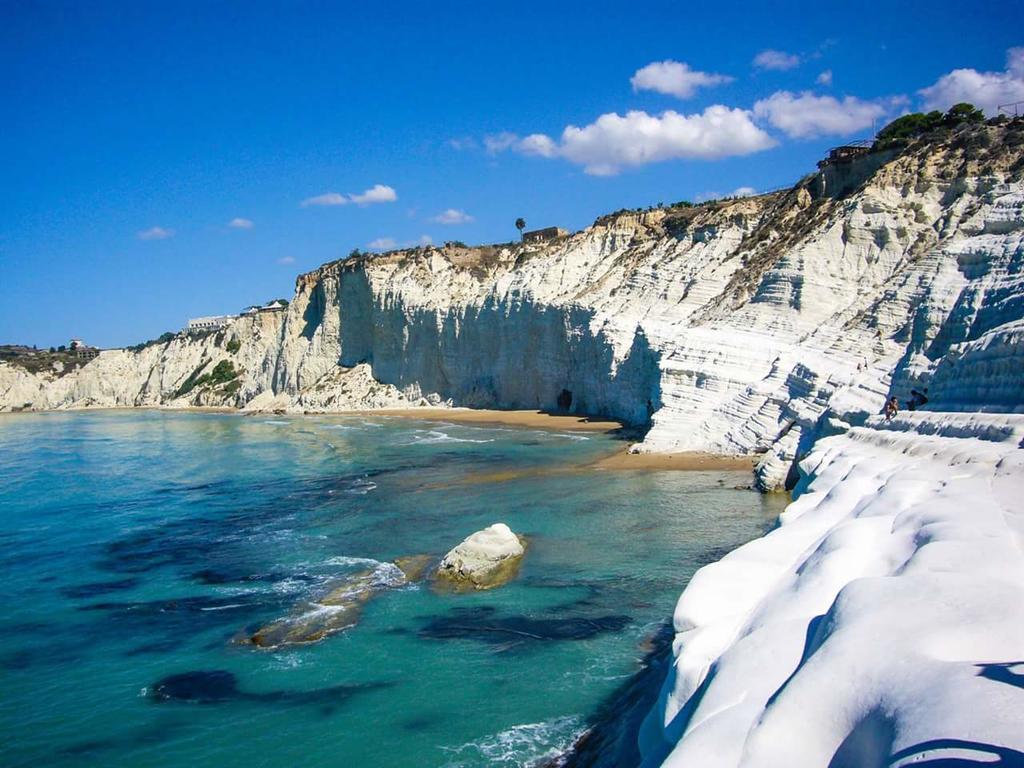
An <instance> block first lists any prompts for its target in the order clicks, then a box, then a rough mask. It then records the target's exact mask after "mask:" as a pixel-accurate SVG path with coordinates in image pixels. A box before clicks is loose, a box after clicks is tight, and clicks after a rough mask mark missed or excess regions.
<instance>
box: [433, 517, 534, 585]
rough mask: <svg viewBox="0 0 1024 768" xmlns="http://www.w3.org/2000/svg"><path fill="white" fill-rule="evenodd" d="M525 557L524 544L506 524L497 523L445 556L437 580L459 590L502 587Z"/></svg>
mask: <svg viewBox="0 0 1024 768" xmlns="http://www.w3.org/2000/svg"><path fill="white" fill-rule="evenodd" d="M525 553H526V548H525V547H524V546H523V542H522V540H521V539H520V538H519V537H518V536H516V534H514V533H513V532H512V530H511V529H510V528H509V527H508V526H507V525H505V524H504V523H495V524H494V525H491V526H489V527H487V528H484V529H483V530H482V531H477V532H476V533H474V534H472V535H471V536H467V537H466V538H465V539H464V540H463V541H462V543H461V544H459V545H458V546H457V547H455V549H453V550H451V551H450V552H449V553H448V554H447V555H445V556H444V558H443V559H442V560H441V564H440V565H439V566H438V568H437V574H436V576H437V579H438V581H439V582H440V583H442V584H445V585H448V586H451V587H453V588H455V589H457V590H471V589H492V588H494V587H500V586H501V585H502V584H505V583H506V582H508V581H509V580H510V579H512V578H513V577H514V576H515V575H516V573H518V571H519V564H520V563H521V561H522V559H523V555H524V554H525Z"/></svg>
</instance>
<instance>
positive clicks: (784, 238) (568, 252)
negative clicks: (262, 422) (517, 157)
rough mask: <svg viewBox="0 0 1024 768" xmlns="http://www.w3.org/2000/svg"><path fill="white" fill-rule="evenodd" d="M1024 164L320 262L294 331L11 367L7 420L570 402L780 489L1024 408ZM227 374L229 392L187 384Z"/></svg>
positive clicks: (931, 170)
mask: <svg viewBox="0 0 1024 768" xmlns="http://www.w3.org/2000/svg"><path fill="white" fill-rule="evenodd" d="M1022 141H1024V123H1022V122H1021V121H1014V122H1012V123H1010V124H1009V125H1004V126H977V127H973V128H967V129H963V130H961V131H959V132H954V133H953V134H952V135H947V136H946V137H945V138H943V139H941V140H931V141H926V140H922V141H918V142H917V143H915V144H912V145H911V146H910V147H908V148H907V149H905V150H904V151H902V152H900V153H897V152H893V151H889V152H882V153H876V154H873V155H869V156H867V157H866V158H862V159H861V160H858V161H856V162H854V163H852V164H844V165H835V166H830V167H828V168H826V169H825V170H824V171H823V172H821V173H818V174H816V175H813V176H810V177H808V178H807V179H805V180H804V181H802V182H801V183H799V184H798V185H796V186H795V187H794V188H793V189H791V190H789V191H785V192H778V193H774V194H769V195H763V196H760V197H752V198H746V199H740V200H734V201H726V202H720V203H714V204H709V205H705V206H699V207H694V208H685V207H676V208H667V209H656V210H651V211H648V212H642V213H632V212H626V213H619V214H613V215H610V216H606V217H603V218H601V219H599V220H598V221H597V222H595V224H594V225H593V226H591V227H589V228H587V229H585V230H583V231H581V232H578V233H576V234H574V235H572V236H570V237H569V238H567V239H564V240H561V241H557V242H555V243H550V244H547V245H541V246H527V245H520V244H513V245H507V246H494V247H490V246H487V247H477V248H462V247H454V246H451V247H429V248H417V249H411V250H403V251H396V252H392V253H387V254H382V255H368V256H364V257H357V258H352V259H346V260H342V261H338V262H334V263H330V264H326V265H324V266H323V267H321V268H319V269H317V270H315V271H313V272H310V273H308V274H305V275H301V276H300V277H299V278H298V280H297V281H296V287H295V295H294V297H293V299H292V301H291V305H290V306H289V307H288V309H287V311H285V312H277V313H274V312H262V313H259V314H256V315H252V316H243V317H241V318H239V319H237V320H235V321H234V322H233V323H232V324H231V325H230V327H229V328H227V329H226V330H225V331H224V332H221V333H216V334H211V335H208V336H205V337H202V338H189V337H185V336H179V337H177V338H175V339H173V340H172V341H170V342H167V343H165V344H153V345H150V346H148V347H146V348H144V349H142V350H141V351H137V352H134V351H120V350H111V351H105V352H103V353H102V354H100V356H99V357H98V358H97V359H96V360H94V361H92V362H90V363H89V364H88V365H86V366H84V368H82V369H80V370H78V371H75V372H73V373H71V374H67V375H64V376H59V377H58V376H56V375H53V376H37V375H31V374H28V373H26V372H25V371H23V370H20V369H18V368H15V367H13V366H10V365H6V366H5V365H0V409H6V410H11V409H51V408H69V407H87V406H143V405H161V404H169V405H226V406H233V407H247V406H248V407H250V408H283V409H285V410H298V411H323V410H345V409H353V408H374V407H385V406H389V405H390V406H395V405H408V404H417V403H426V402H430V403H440V402H450V403H453V404H455V405H466V406H480V407H499V408H554V407H555V406H556V404H557V398H558V396H559V394H560V393H561V392H562V390H563V389H565V390H568V391H570V392H571V393H572V396H573V399H572V406H571V407H572V410H573V411H575V412H580V413H590V414H595V415H606V416H612V417H616V418H619V419H623V420H625V421H628V422H631V423H636V424H647V423H650V425H651V429H650V431H649V432H648V433H647V436H646V438H645V440H644V441H643V443H642V445H641V446H640V447H639V450H643V451H659V452H662V451H682V450H702V451H716V452H726V453H748V452H763V453H764V454H765V458H764V461H763V462H762V466H761V467H760V469H759V479H760V482H761V484H762V486H763V487H765V488H772V487H778V486H779V485H781V484H782V483H783V482H784V481H785V479H786V476H787V474H788V473H791V472H792V471H793V466H794V459H796V458H798V457H799V456H801V455H803V454H805V453H806V451H807V450H808V449H809V447H810V446H811V445H812V444H813V442H814V440H815V439H816V438H817V437H819V436H821V435H825V434H831V433H835V432H837V431H841V430H843V429H845V428H846V427H847V426H849V425H855V424H859V423H862V422H863V421H864V419H865V418H867V416H868V415H870V414H874V413H877V412H878V411H879V410H880V409H881V407H882V404H883V401H884V398H885V396H886V395H887V394H888V393H889V392H894V393H896V394H898V395H899V396H900V398H901V399H904V398H905V397H906V396H907V395H908V394H909V389H910V387H912V386H915V385H920V386H928V387H929V388H930V391H929V396H930V398H931V401H932V402H931V404H930V407H932V408H934V409H942V410H955V411H964V410H967V411H970V410H990V411H1019V410H1021V409H1022V408H1024V405H1022V401H1024V354H1022V351H1021V350H1022V349H1024V345H1022V344H1021V339H1022V334H1024V289H1022V278H1021V265H1022V263H1024V256H1022V254H1024V250H1022V247H1021V240H1022V237H1024V185H1022V183H1021V164H1022V161H1021V158H1022V156H1024V148H1022ZM233 341H236V342H237V343H238V344H239V345H240V346H239V349H238V351H237V352H235V353H231V352H229V351H228V349H227V345H228V343H229V342H233ZM232 346H234V345H232ZM223 359H228V360H230V361H231V362H232V364H233V366H234V368H235V370H237V371H238V372H239V374H240V375H239V376H238V378H237V381H235V382H229V383H227V384H225V383H221V384H219V385H216V384H203V385H201V386H196V387H191V388H190V387H189V386H188V384H189V381H190V377H192V380H195V379H196V378H197V377H198V376H201V375H202V374H203V373H204V372H205V373H209V372H210V371H211V370H212V369H213V367H214V366H215V365H216V364H217V363H218V362H219V361H220V360H223ZM793 479H794V476H791V477H790V481H791V482H792V480H793Z"/></svg>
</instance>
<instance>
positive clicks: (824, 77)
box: [814, 69, 832, 87]
mask: <svg viewBox="0 0 1024 768" xmlns="http://www.w3.org/2000/svg"><path fill="white" fill-rule="evenodd" d="M814 82H816V83H817V84H818V85H824V86H826V87H828V86H830V85H832V70H831V69H826V70H825V71H824V72H822V73H821V74H820V75H818V76H817V77H816V78H815V79H814Z"/></svg>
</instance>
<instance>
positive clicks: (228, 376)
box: [174, 360, 238, 397]
mask: <svg viewBox="0 0 1024 768" xmlns="http://www.w3.org/2000/svg"><path fill="white" fill-rule="evenodd" d="M205 367H206V363H205V362H204V363H200V364H199V367H198V368H196V369H195V370H194V371H192V373H191V374H189V377H188V378H187V379H185V381H184V382H183V383H182V385H181V386H180V387H178V391H177V392H175V393H174V396H175V397H183V396H184V395H187V394H188V393H189V392H191V391H192V390H193V389H195V388H196V387H205V386H207V385H210V386H213V387H216V386H217V385H219V384H226V383H227V382H229V381H232V380H233V379H236V378H237V377H238V371H236V370H235V366H234V365H233V364H232V363H231V361H230V360H221V361H220V362H219V363H217V365H215V366H214V367H213V370H212V371H210V372H209V373H204V374H202V375H200V373H199V372H200V371H202V370H203V368H205ZM235 391H236V392H237V391H238V390H237V389H236V390H235Z"/></svg>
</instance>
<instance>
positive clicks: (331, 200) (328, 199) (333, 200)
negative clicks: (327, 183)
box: [302, 192, 348, 208]
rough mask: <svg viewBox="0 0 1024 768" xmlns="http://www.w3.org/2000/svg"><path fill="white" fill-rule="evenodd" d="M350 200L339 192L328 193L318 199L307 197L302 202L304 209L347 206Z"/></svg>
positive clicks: (318, 196)
mask: <svg viewBox="0 0 1024 768" xmlns="http://www.w3.org/2000/svg"><path fill="white" fill-rule="evenodd" d="M347 204H348V198H347V197H345V196H344V195H342V194H339V193H337V192H326V193H324V194H322V195H317V196H316V197H307V198H306V199H305V200H303V201H302V207H303V208H309V206H311V205H347Z"/></svg>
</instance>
